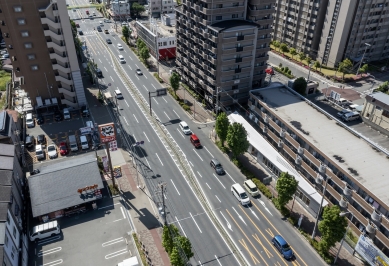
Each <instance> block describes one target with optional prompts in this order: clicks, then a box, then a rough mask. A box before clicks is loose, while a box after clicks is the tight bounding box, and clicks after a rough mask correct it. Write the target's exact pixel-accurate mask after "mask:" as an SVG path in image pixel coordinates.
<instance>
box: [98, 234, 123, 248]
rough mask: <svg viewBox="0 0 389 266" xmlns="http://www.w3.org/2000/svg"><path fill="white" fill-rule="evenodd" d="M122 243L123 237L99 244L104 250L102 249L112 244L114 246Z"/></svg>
mask: <svg viewBox="0 0 389 266" xmlns="http://www.w3.org/2000/svg"><path fill="white" fill-rule="evenodd" d="M122 241H124V238H123V237H119V238H115V239H112V240H110V241H107V242H104V243H103V244H101V246H102V247H103V248H104V247H108V246H110V245H113V244H116V243H119V242H122Z"/></svg>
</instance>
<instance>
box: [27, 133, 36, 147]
mask: <svg viewBox="0 0 389 266" xmlns="http://www.w3.org/2000/svg"><path fill="white" fill-rule="evenodd" d="M34 144H35V139H34V136H33V135H27V136H26V142H25V145H26V147H27V148H28V149H30V148H32V147H34Z"/></svg>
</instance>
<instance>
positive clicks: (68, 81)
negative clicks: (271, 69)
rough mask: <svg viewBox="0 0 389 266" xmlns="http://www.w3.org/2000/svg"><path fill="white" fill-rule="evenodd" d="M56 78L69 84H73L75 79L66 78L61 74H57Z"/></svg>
mask: <svg viewBox="0 0 389 266" xmlns="http://www.w3.org/2000/svg"><path fill="white" fill-rule="evenodd" d="M55 80H56V81H59V82H63V83H65V84H68V85H73V81H72V80H71V79H68V78H64V77H62V76H60V75H58V76H55Z"/></svg>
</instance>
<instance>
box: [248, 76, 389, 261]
mask: <svg viewBox="0 0 389 266" xmlns="http://www.w3.org/2000/svg"><path fill="white" fill-rule="evenodd" d="M248 104H249V107H250V111H249V114H248V120H251V122H252V124H253V125H254V126H255V127H256V128H257V130H258V132H260V133H261V134H262V136H263V137H264V138H265V139H266V140H267V141H268V143H270V144H271V145H272V146H273V148H274V149H275V150H277V151H278V153H279V154H281V155H282V156H283V157H284V159H286V160H287V161H288V162H289V163H290V164H291V165H293V166H294V167H295V169H296V170H297V171H298V172H299V174H300V175H301V176H302V177H304V179H305V180H306V181H308V182H309V183H310V184H311V185H312V186H314V187H316V190H317V192H318V193H320V194H322V191H323V187H324V186H325V183H326V182H328V186H327V187H326V190H325V197H326V199H327V200H328V202H329V203H330V204H335V205H339V206H340V207H341V209H342V211H346V212H351V213H352V214H353V216H354V218H353V219H352V221H351V222H350V228H351V229H352V230H354V232H355V233H356V234H357V235H358V236H359V235H361V234H365V233H366V234H368V236H369V237H370V238H371V239H372V240H373V242H374V244H375V245H376V246H377V247H378V248H379V249H381V250H382V251H383V252H384V253H385V254H386V255H388V254H389V197H388V193H387V188H388V186H389V174H388V171H387V170H386V167H384V166H386V165H388V158H389V153H388V152H387V151H385V150H383V149H381V148H380V147H378V146H374V144H372V143H370V142H368V140H367V139H366V138H365V137H363V136H361V135H359V134H358V133H356V132H355V131H351V130H350V129H349V127H348V126H347V125H344V124H343V123H340V122H339V121H338V118H335V117H332V116H331V115H330V114H328V113H326V112H325V111H323V110H322V109H320V108H319V107H317V106H315V105H314V103H312V102H306V100H305V99H304V98H302V96H300V95H297V93H296V92H295V91H293V90H291V89H290V88H288V87H286V86H284V85H282V84H280V83H273V84H272V85H270V86H269V87H266V88H263V89H256V90H252V91H251V92H250V99H249V101H248ZM261 149H262V148H261V147H259V152H261ZM252 153H254V154H255V153H256V151H254V152H252ZM348 218H349V219H350V218H351V214H348Z"/></svg>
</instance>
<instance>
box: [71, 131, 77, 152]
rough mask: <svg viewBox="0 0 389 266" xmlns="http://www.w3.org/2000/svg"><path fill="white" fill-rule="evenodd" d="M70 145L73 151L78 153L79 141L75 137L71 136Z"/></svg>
mask: <svg viewBox="0 0 389 266" xmlns="http://www.w3.org/2000/svg"><path fill="white" fill-rule="evenodd" d="M69 145H70V150H71V151H78V145H77V140H76V136H75V135H70V136H69Z"/></svg>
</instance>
